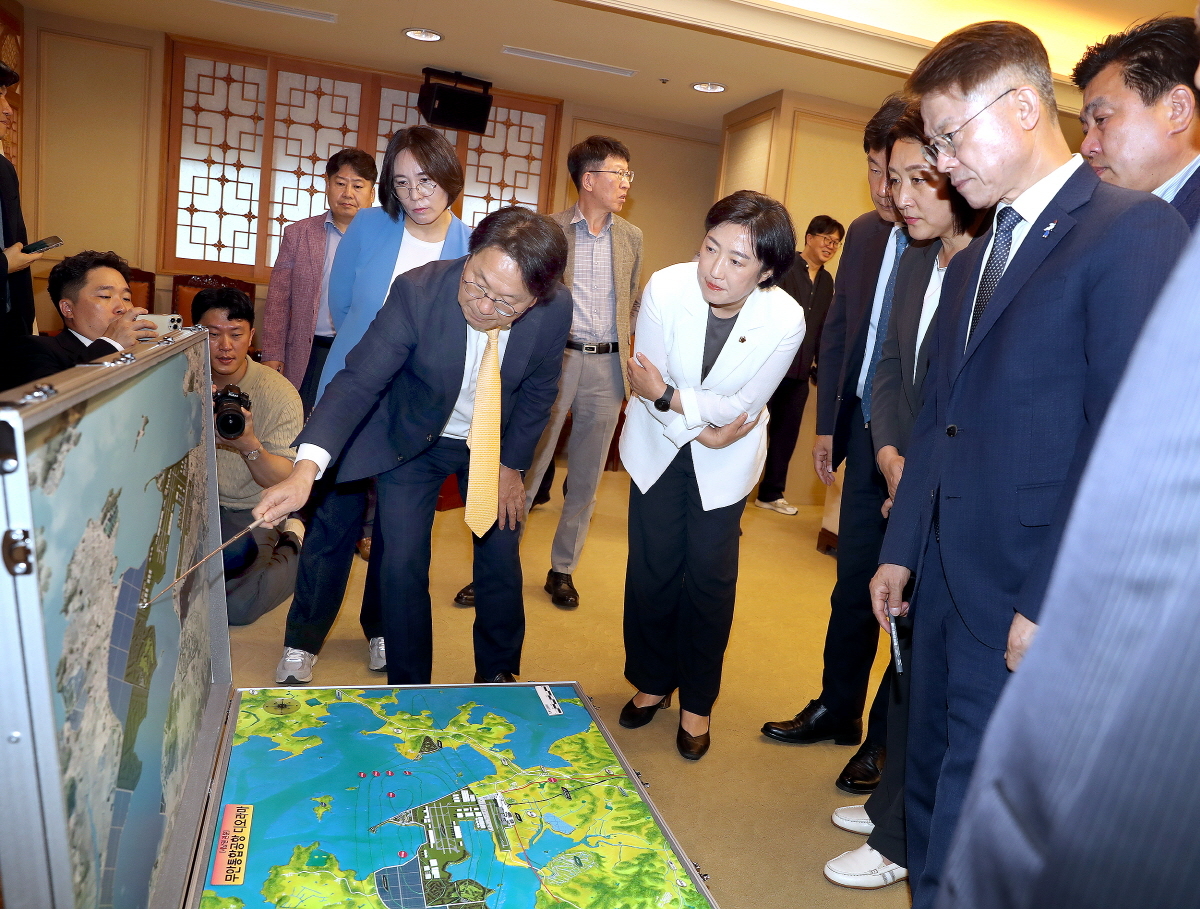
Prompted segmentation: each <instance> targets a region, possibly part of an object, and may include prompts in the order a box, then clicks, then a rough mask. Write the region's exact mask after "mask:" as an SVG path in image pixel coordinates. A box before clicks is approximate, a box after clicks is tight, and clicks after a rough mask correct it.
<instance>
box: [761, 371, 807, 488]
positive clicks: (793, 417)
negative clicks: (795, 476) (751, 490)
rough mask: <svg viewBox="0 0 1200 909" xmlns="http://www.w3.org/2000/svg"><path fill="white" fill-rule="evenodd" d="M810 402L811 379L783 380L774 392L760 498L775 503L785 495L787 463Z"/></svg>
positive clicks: (770, 404)
mask: <svg viewBox="0 0 1200 909" xmlns="http://www.w3.org/2000/svg"><path fill="white" fill-rule="evenodd" d="M807 403H808V379H807V378H804V379H784V380H783V381H782V382H780V383H779V387H778V388H777V389H775V394H773V395H771V400H770V402H769V403H768V404H767V410H768V411H770V413H771V422H770V423H768V424H767V463H766V465H765V466H764V467H763V478H762V482H761V483H759V484H758V500H759V501H760V502H774V501H775V500H776V499H782V498H783V489H784V487H785V486H787V473H788V464H790V463H791V460H792V454H793V453H794V452H795V451H796V440H797V439H799V438H800V421H801V420H802V419H804V405H805V404H807Z"/></svg>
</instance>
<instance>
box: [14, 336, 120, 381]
mask: <svg viewBox="0 0 1200 909" xmlns="http://www.w3.org/2000/svg"><path fill="white" fill-rule="evenodd" d="M65 330H66V329H64V331H65ZM69 343H70V349H68V347H67V346H66V345H65V344H64V343H63V342H62V340H60V338H59V337H45V336H42V335H25V336H23V337H19V338H14V339H13V340H12V347H11V348H10V349H11V351H12V365H11V366H10V367H9V368H10V375H11V377H12V378H11V379H10V380H9V381H10V382H11V384H10V386H9V387H10V388H11V387H15V386H17V385H24V384H25V383H26V382H36V381H38V380H39V379H44V378H46V377H47V376H52V375H54V374H55V373H59V372H62V371H63V370H65V369H70V368H71V367H72V366H75V365H76V364H77V363H90V362H91V361H92V360H96V359H99V358H100V357H106V356H108V355H109V354H114V353H117V349H116V348H115V347H114V346H113V345H112V344H110V343H109V342H108V341H104V340H96V341H93V342H92V343H91V344H89V345H88V346H87V347H84V346H83V345H82V344H80V343H79V342H78V341H76V340H75V339H74V338H73V337H72V338H71V339H70V342H69Z"/></svg>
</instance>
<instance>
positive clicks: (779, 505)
mask: <svg viewBox="0 0 1200 909" xmlns="http://www.w3.org/2000/svg"><path fill="white" fill-rule="evenodd" d="M754 504H755V505H757V506H758V507H759V508H767V509H770V510H771V511H778V512H779V513H780V514H796V513H797V512H799V511H800V509H799V508H797V507H796V506H795V505H789V504H788V500H787V499H776V500H775V501H774V502H764V501H763V500H762V499H755V500H754Z"/></svg>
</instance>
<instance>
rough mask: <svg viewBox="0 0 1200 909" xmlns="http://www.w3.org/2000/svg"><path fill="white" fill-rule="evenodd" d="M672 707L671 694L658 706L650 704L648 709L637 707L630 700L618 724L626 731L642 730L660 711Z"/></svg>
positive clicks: (623, 708)
mask: <svg viewBox="0 0 1200 909" xmlns="http://www.w3.org/2000/svg"><path fill="white" fill-rule="evenodd" d="M670 706H671V696H670V695H669V694H668V695H667V696H666V697H665V698H663V699H662V700H661V701H659V702H658V703H657V704H650V705H649V706H647V707H638V706H636V705H635V704H634V703H633V698H630V699H629V703H628V704H626V705H625V706H624V707H622V708H621V718H620V719H619V720H618V722H619V723H620V724H621V725H622V726H624V727H625V728H626V729H640V728H641V727H643V726H645V725H646V724H647V723H649V722H650V721H651V720H652V719H654V717H655V715H656V714H657V713H658V711H660V710H662V709H663V708H665V707H670Z"/></svg>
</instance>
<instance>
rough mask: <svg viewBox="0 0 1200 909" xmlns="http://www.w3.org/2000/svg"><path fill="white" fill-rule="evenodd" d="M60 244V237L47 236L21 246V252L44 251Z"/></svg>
mask: <svg viewBox="0 0 1200 909" xmlns="http://www.w3.org/2000/svg"><path fill="white" fill-rule="evenodd" d="M62 245H63V241H62V238H61V237H47V238H46V239H45V240H35V241H34V242H32V243H30V244H29V245H28V246H24V247H22V248H21V252H23V253H39V252H45V251H46V250H48V249H54V247H56V246H62Z"/></svg>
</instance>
